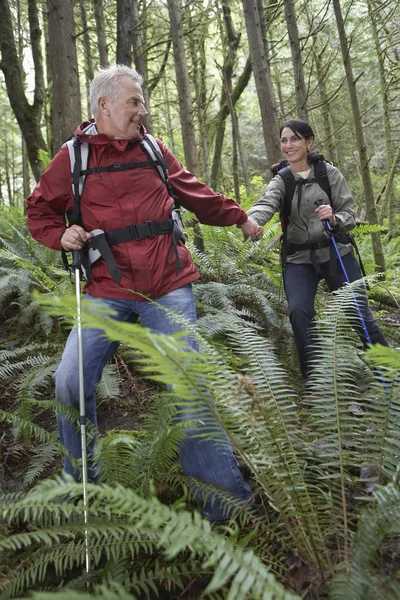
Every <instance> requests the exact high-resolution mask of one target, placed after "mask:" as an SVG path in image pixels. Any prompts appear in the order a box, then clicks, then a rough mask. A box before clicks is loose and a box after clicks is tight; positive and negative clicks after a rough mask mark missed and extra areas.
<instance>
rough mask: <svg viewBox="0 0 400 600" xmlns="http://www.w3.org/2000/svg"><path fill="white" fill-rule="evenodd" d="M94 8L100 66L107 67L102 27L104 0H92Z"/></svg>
mask: <svg viewBox="0 0 400 600" xmlns="http://www.w3.org/2000/svg"><path fill="white" fill-rule="evenodd" d="M92 3H93V8H94V17H95V20H96V34H97V45H98V48H99V56H100V66H101V67H103V68H107V67H108V66H109V65H110V63H109V60H108V50H107V40H106V31H105V27H104V1H103V0H92Z"/></svg>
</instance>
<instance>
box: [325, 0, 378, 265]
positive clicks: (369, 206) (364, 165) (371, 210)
mask: <svg viewBox="0 0 400 600" xmlns="http://www.w3.org/2000/svg"><path fill="white" fill-rule="evenodd" d="M333 9H334V11H335V17H336V23H337V28H338V33H339V39H340V48H341V51H342V58H343V64H344V68H345V71H346V80H347V86H348V89H349V96H350V104H351V110H352V113H353V120H354V128H355V134H356V140H357V147H358V154H359V157H360V166H361V177H362V183H363V188H364V193H365V208H366V212H367V218H368V221H369V223H371V225H376V224H378V216H377V212H376V206H375V200H374V191H373V188H372V181H371V174H370V171H369V158H368V153H367V145H366V142H365V137H364V129H363V124H362V121H361V112H360V105H359V103H358V96H357V89H356V82H355V80H354V76H353V69H352V65H351V60H350V54H349V51H350V48H349V45H348V43H347V39H346V32H345V28H344V22H343V16H342V11H341V8H340V0H333ZM371 238H372V249H373V252H374V259H375V263H376V265H377V268H378V271H381V272H384V271H385V256H384V254H383V248H382V240H381V235H380V232H376V233H372V234H371Z"/></svg>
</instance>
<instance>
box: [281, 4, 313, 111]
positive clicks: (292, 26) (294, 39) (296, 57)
mask: <svg viewBox="0 0 400 600" xmlns="http://www.w3.org/2000/svg"><path fill="white" fill-rule="evenodd" d="M283 4H284V7H285V19H286V26H287V30H288V34H289V42H290V50H291V53H292V65H293V75H294V90H295V97H296V106H297V114H298V116H299V118H300V119H303V120H304V121H308V109H307V89H306V83H305V81H304V71H303V64H302V59H301V49H300V39H299V30H298V29H297V21H296V13H295V10H294V0H284V3H283Z"/></svg>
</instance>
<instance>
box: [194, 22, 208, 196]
mask: <svg viewBox="0 0 400 600" xmlns="http://www.w3.org/2000/svg"><path fill="white" fill-rule="evenodd" d="M189 27H190V30H191V32H192V33H191V43H190V54H191V59H192V71H193V75H192V79H193V81H194V89H195V94H196V108H197V118H198V121H199V143H200V148H201V165H200V167H201V168H200V176H201V178H202V180H203V181H204V183H206V184H207V185H209V183H210V164H209V158H208V123H207V114H206V111H207V92H206V72H205V69H206V65H205V46H204V34H203V33H202V31H200V32H199V28H198V27H197V28H196V26H195V25H194V24H193V22H192V19H191V18H190V17H189Z"/></svg>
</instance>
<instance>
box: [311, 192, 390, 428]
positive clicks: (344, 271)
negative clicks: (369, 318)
mask: <svg viewBox="0 0 400 600" xmlns="http://www.w3.org/2000/svg"><path fill="white" fill-rule="evenodd" d="M314 204H315V205H316V206H318V207H319V206H321V204H323V202H322V200H316V201H315V202H314ZM323 223H324V226H325V229H326V230H327V232H328V233H329V237H330V238H331V242H332V245H333V248H334V249H335V253H336V256H337V259H338V261H339V264H340V268H341V269H342V273H343V277H344V278H345V281H346V283H351V282H350V279H349V276H348V275H347V271H346V268H345V266H344V264H343V260H342V257H341V256H340V252H339V248H338V247H337V243H336V240H335V238H334V237H333V230H332V226H331V224H330V223H329V220H328V219H324V221H323ZM351 295H352V297H353V301H354V308H355V309H356V311H357V313H358V316H359V319H360V323H361V327H362V329H363V332H364V335H365V339H366V340H367V342H368V344H370V345H371V346H372V342H371V337H370V335H369V333H368V329H367V326H366V324H365V320H364V317H363V316H362V313H361V309H360V305H359V304H358V301H357V298H356V296H355V294H354V291H353V290H351ZM378 374H379V379H380V380H381V383H382V385H383V389H384V390H385V394H386V396H387V398H388V400H389V404H390V405H392V403H391V400H390V394H389V390H388V388H387V385H386V381H385V379H384V377H383V375H382V373H381V372H380V371H379V370H378ZM391 408H392V414H393V417H397V414H396V413H395V411H394V410H393V407H392V406H391ZM397 427H398V428H400V425H397Z"/></svg>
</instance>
